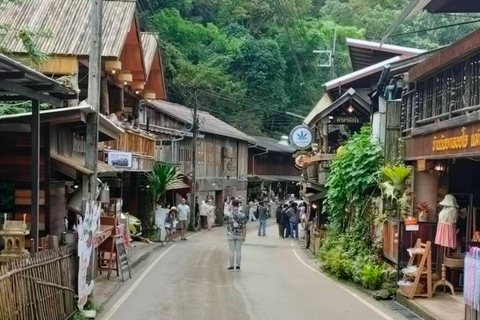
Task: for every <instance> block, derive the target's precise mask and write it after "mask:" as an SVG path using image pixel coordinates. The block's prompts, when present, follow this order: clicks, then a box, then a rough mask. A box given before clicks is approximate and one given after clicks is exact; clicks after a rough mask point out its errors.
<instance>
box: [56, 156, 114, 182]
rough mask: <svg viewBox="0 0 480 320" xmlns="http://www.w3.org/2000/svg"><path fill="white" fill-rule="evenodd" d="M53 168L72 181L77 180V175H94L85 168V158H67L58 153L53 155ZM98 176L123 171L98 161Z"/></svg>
mask: <svg viewBox="0 0 480 320" xmlns="http://www.w3.org/2000/svg"><path fill="white" fill-rule="evenodd" d="M51 159H52V167H53V168H54V169H55V170H57V171H59V172H61V173H63V174H65V175H67V176H69V177H71V178H72V179H77V178H78V175H77V173H78V172H80V173H81V174H86V175H92V174H93V171H92V170H89V169H87V168H86V167H85V158H83V157H79V156H73V157H66V156H62V155H59V154H56V153H52V154H51ZM97 171H98V174H108V173H114V174H116V173H118V172H122V171H123V170H122V169H119V168H115V167H112V166H109V165H108V164H106V163H105V162H102V161H98V165H97Z"/></svg>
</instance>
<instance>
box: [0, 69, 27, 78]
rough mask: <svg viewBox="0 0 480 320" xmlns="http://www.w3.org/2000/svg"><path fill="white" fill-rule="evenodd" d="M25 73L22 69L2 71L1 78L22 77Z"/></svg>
mask: <svg viewBox="0 0 480 320" xmlns="http://www.w3.org/2000/svg"><path fill="white" fill-rule="evenodd" d="M23 77H25V73H24V72H21V71H10V72H0V79H21V78H23Z"/></svg>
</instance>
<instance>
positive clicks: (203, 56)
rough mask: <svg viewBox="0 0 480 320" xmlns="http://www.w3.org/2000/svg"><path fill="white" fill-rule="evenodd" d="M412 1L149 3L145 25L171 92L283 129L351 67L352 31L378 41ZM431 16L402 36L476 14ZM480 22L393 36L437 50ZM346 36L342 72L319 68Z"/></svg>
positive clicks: (338, 67)
mask: <svg viewBox="0 0 480 320" xmlns="http://www.w3.org/2000/svg"><path fill="white" fill-rule="evenodd" d="M408 2H409V0H400V1H398V0H397V1H394V0H318V1H313V0H140V1H139V5H140V8H141V10H142V19H141V22H142V27H143V29H146V30H149V31H154V32H158V33H159V38H160V40H161V45H162V47H163V54H164V66H165V71H166V77H167V86H168V88H167V89H168V95H169V99H170V100H171V101H174V102H178V103H182V104H184V105H187V106H192V105H193V103H198V105H199V107H200V108H201V109H204V110H206V111H209V112H211V113H212V114H213V115H215V116H218V117H220V118H221V119H223V120H226V121H228V122H229V123H231V124H233V125H235V126H237V127H238V128H239V129H242V130H244V131H246V132H248V133H252V134H253V133H262V132H263V133H265V134H270V135H272V136H277V137H278V134H279V133H285V132H288V131H289V130H290V128H291V127H292V126H293V125H295V124H298V122H299V121H300V120H299V119H296V118H292V117H290V116H286V115H285V111H291V112H295V113H298V114H301V115H306V114H308V112H309V111H310V110H311V109H312V108H313V106H314V105H315V103H316V102H317V101H318V100H319V98H320V97H321V95H322V94H323V88H322V85H323V84H324V83H325V82H326V81H327V80H329V79H330V77H331V76H341V75H343V74H346V73H348V72H350V71H351V68H350V61H349V57H348V50H347V47H346V43H345V38H346V37H352V38H360V39H367V40H373V41H377V40H379V38H380V37H381V35H382V33H383V32H384V31H385V30H386V29H387V27H388V26H389V25H390V24H391V23H392V21H393V20H394V19H395V17H396V16H397V15H398V13H399V12H400V10H401V9H403V8H404V7H405V6H406V4H407V3H408ZM472 19H473V18H472V17H471V16H470V17H468V16H466V15H455V16H452V15H446V14H443V15H431V14H428V13H421V14H420V15H419V16H418V17H417V18H415V19H413V20H412V21H410V22H407V23H404V24H403V25H401V26H400V27H399V28H398V30H397V31H396V33H405V32H411V31H416V30H421V29H426V28H431V27H437V26H442V25H447V24H452V23H455V22H460V21H468V20H472ZM477 27H478V23H474V24H468V25H463V26H456V27H452V28H442V29H438V30H434V31H429V32H418V33H414V34H408V35H403V36H402V35H396V36H393V37H392V38H391V39H390V41H389V42H391V43H395V44H400V45H408V46H413V47H419V48H424V49H431V48H437V47H439V46H442V45H446V44H449V43H451V42H453V41H454V40H456V39H458V38H459V37H461V36H462V35H464V34H466V33H467V32H469V31H471V30H474V29H476V28H477ZM335 30H336V33H337V45H336V54H335V58H334V70H333V72H332V73H331V72H330V69H329V68H322V67H319V66H318V65H319V64H321V63H325V62H326V57H324V56H322V55H320V54H316V53H313V50H330V49H332V46H333V38H334V34H335Z"/></svg>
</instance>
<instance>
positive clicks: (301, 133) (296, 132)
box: [290, 125, 313, 150]
mask: <svg viewBox="0 0 480 320" xmlns="http://www.w3.org/2000/svg"><path fill="white" fill-rule="evenodd" d="M312 143H313V133H312V130H310V128H309V127H307V126H306V125H300V126H296V127H295V128H293V130H292V131H291V132H290V144H291V145H292V146H294V147H295V148H297V149H299V150H305V149H308V148H310V146H311V145H312Z"/></svg>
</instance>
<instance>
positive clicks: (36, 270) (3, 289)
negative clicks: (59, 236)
mask: <svg viewBox="0 0 480 320" xmlns="http://www.w3.org/2000/svg"><path fill="white" fill-rule="evenodd" d="M75 268H76V264H75V255H74V253H73V250H72V248H68V247H61V248H60V249H57V250H45V251H42V252H39V253H36V254H34V255H31V256H28V257H25V258H22V259H18V260H14V261H12V262H10V263H8V264H6V265H3V266H1V267H0V319H2V320H64V319H66V318H67V317H68V316H70V315H71V314H72V313H73V312H74V311H75V310H76V303H75V299H74V294H75V286H76V271H75Z"/></svg>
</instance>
